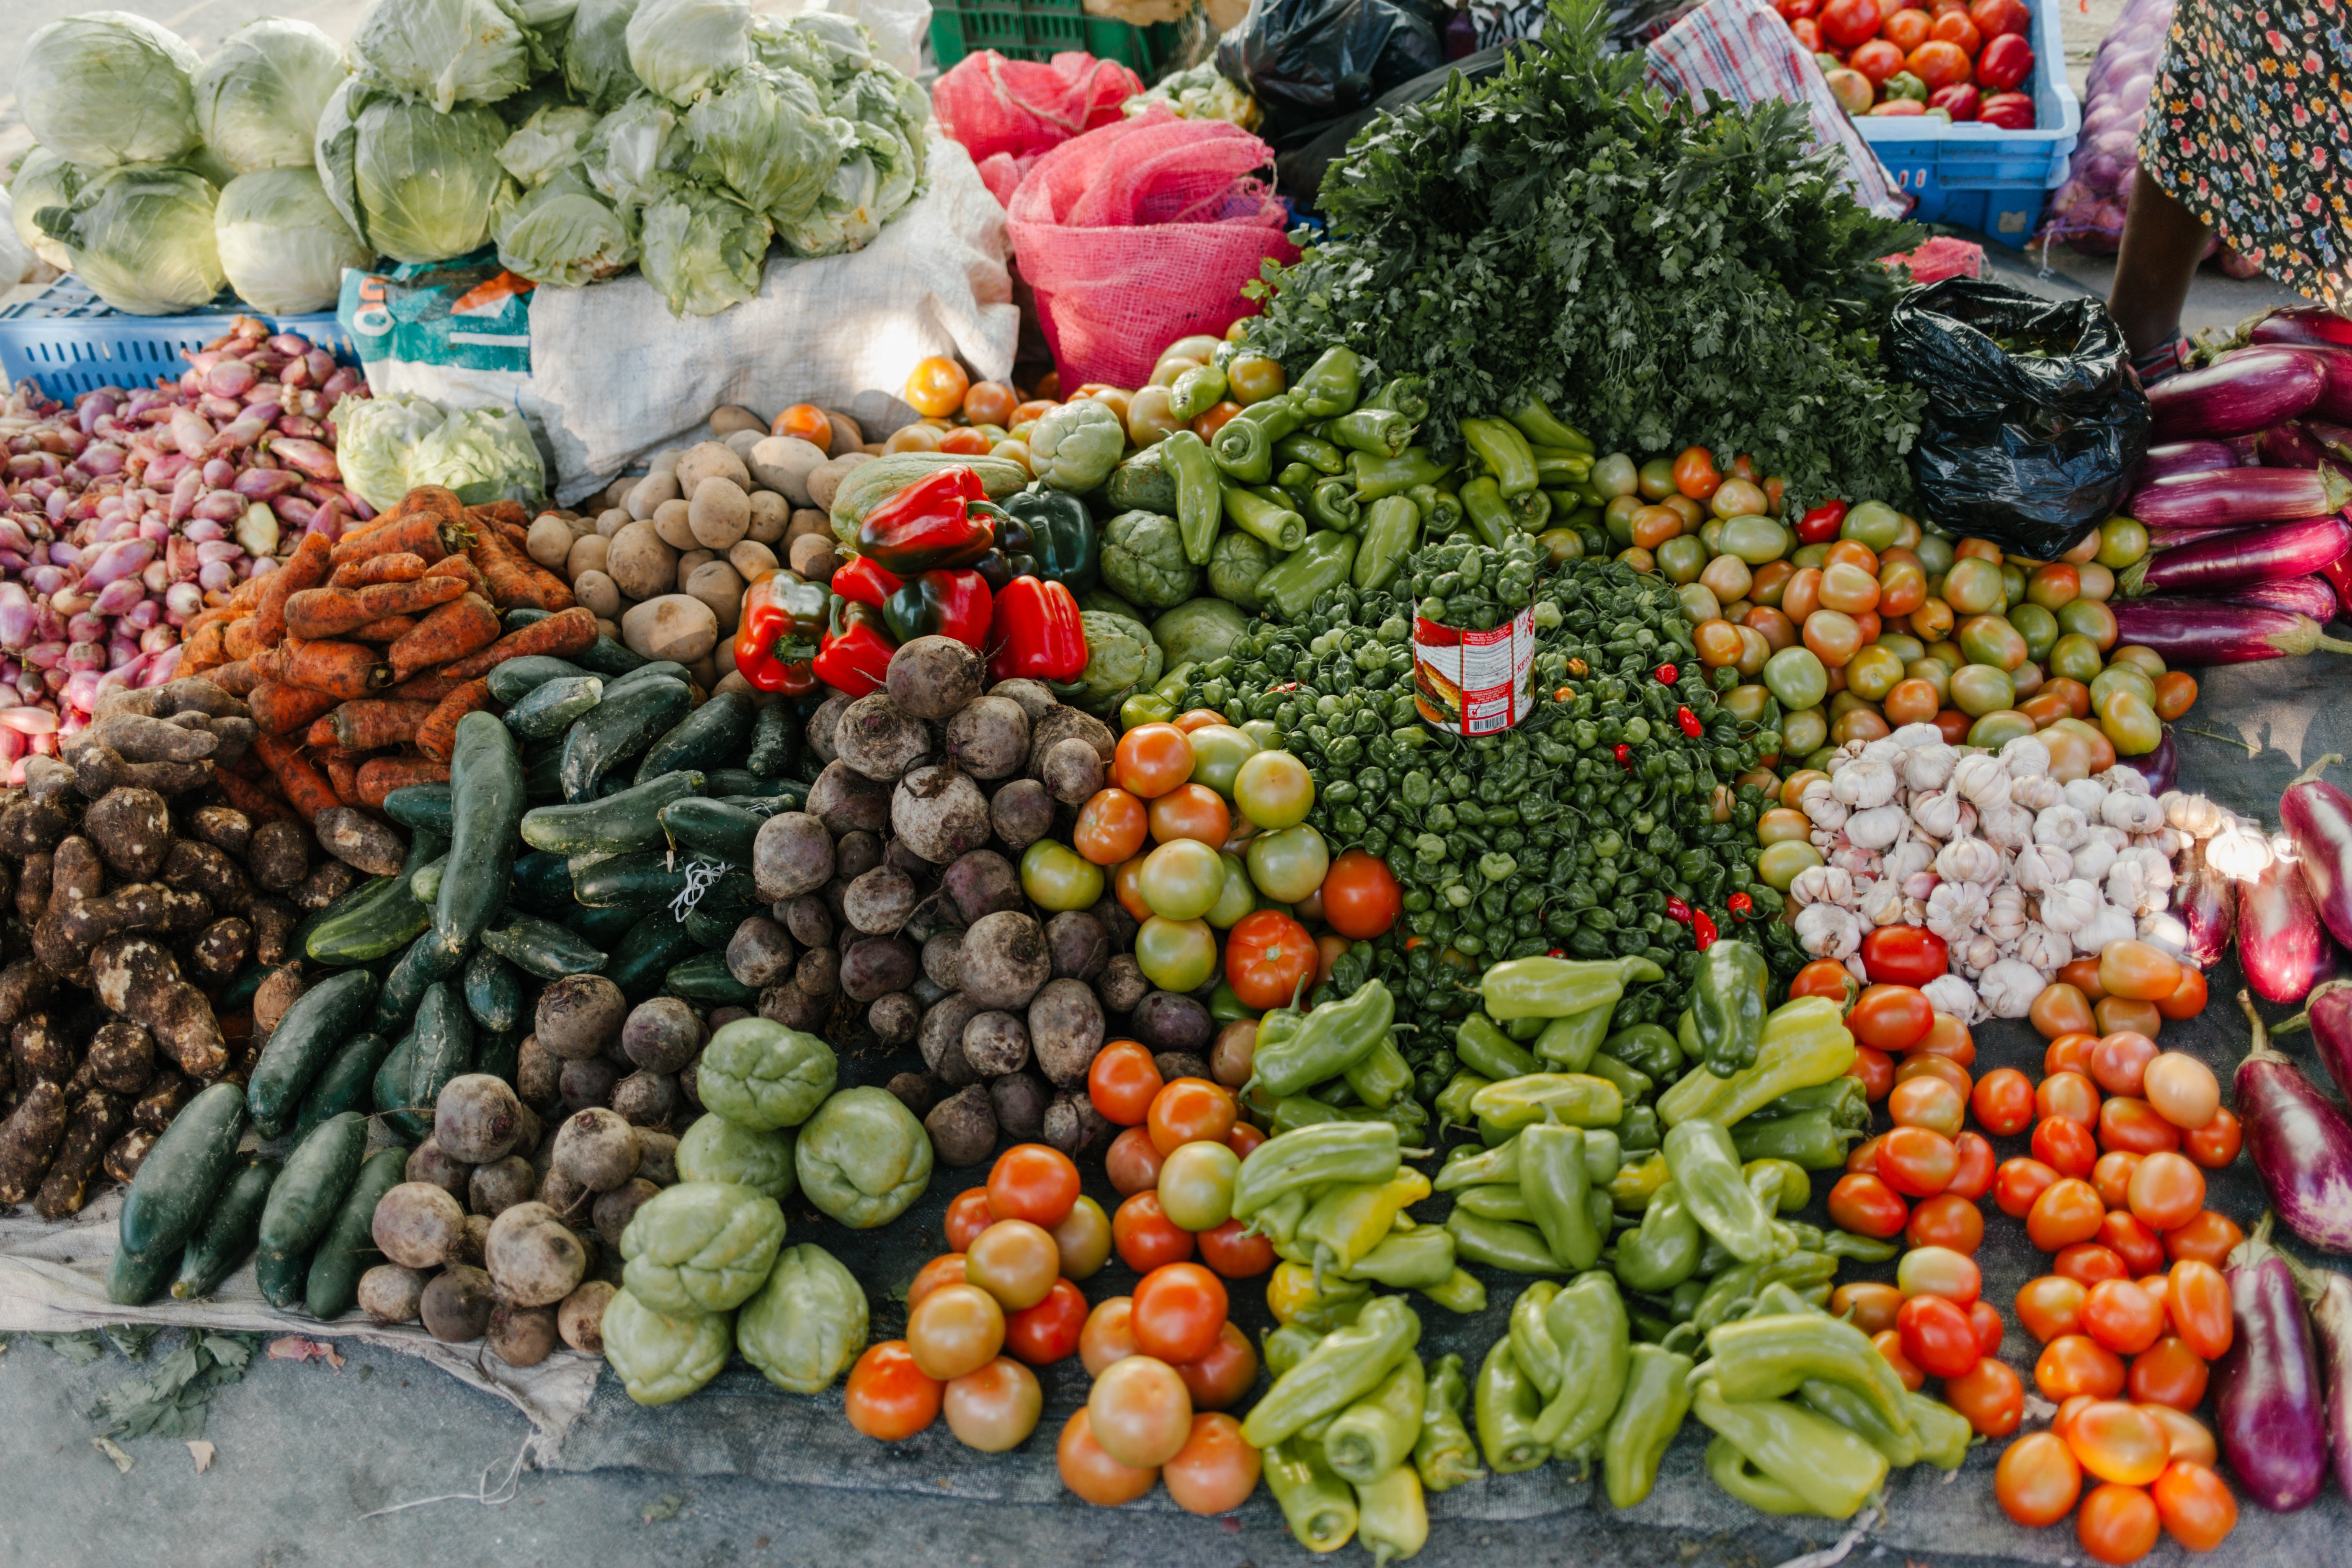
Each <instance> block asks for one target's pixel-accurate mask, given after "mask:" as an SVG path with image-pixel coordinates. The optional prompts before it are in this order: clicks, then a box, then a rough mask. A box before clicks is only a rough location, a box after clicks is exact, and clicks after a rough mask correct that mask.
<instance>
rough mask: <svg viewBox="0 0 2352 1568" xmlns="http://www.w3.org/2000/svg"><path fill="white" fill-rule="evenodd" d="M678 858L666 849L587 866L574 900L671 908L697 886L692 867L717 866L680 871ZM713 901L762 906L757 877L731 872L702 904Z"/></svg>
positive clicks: (684, 864) (577, 879) (576, 876)
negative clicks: (690, 878) (690, 876)
mask: <svg viewBox="0 0 2352 1568" xmlns="http://www.w3.org/2000/svg"><path fill="white" fill-rule="evenodd" d="M672 860H673V857H672V856H671V855H670V854H669V853H668V852H667V850H661V849H646V850H641V851H639V852H637V853H635V854H633V855H607V856H605V857H604V858H603V859H601V860H599V861H597V862H596V863H595V864H594V865H593V866H588V867H583V868H582V869H580V870H577V871H574V872H573V873H572V897H573V898H575V899H577V900H580V901H581V902H582V903H583V904H592V905H594V906H595V907H597V908H599V909H610V908H613V907H614V906H616V905H617V906H623V907H625V908H628V909H635V910H657V909H666V908H667V907H668V906H669V905H670V904H671V903H672V902H674V901H676V900H677V896H678V895H679V894H680V893H683V892H685V891H686V890H687V889H688V887H689V886H691V885H692V884H691V883H690V882H689V881H688V874H689V868H691V867H693V866H695V865H698V864H699V865H702V866H709V865H712V864H714V862H712V861H710V860H709V859H704V860H701V861H699V862H697V861H692V860H685V859H679V860H677V864H676V865H675V867H673V866H672V864H671V862H672ZM705 900H709V901H710V902H712V903H714V904H716V905H719V906H725V905H731V904H749V903H756V902H758V900H759V895H758V893H757V892H756V891H755V890H754V887H753V884H752V881H751V872H749V871H740V870H736V869H733V868H728V869H726V870H724V871H722V872H721V873H720V875H719V879H718V880H717V881H716V882H713V883H711V884H710V885H709V887H708V888H707V889H705V890H704V892H703V895H702V898H701V899H698V900H696V902H697V903H700V902H703V901H705Z"/></svg>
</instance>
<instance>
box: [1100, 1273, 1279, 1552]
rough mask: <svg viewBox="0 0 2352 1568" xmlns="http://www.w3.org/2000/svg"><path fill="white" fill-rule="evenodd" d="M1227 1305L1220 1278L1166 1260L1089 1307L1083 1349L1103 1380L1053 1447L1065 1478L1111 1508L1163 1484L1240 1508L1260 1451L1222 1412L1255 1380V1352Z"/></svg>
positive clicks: (1198, 1509)
mask: <svg viewBox="0 0 2352 1568" xmlns="http://www.w3.org/2000/svg"><path fill="white" fill-rule="evenodd" d="M1226 1305H1227V1302H1226V1297H1225V1287H1224V1282H1223V1280H1221V1279H1218V1278H1217V1276H1216V1275H1214V1274H1213V1273H1211V1272H1210V1271H1209V1270H1207V1269H1205V1268H1202V1267H1201V1266H1200V1265H1198V1264H1195V1263H1164V1264H1161V1265H1160V1267H1158V1268H1153V1269H1151V1270H1150V1271H1149V1272H1147V1273H1146V1274H1145V1275H1144V1276H1143V1278H1142V1279H1140V1280H1139V1281H1138V1282H1137V1284H1136V1287H1135V1294H1134V1295H1132V1296H1113V1297H1111V1298H1110V1299H1109V1300H1106V1301H1104V1302H1103V1303H1102V1304H1101V1305H1100V1306H1098V1307H1097V1308H1096V1309H1095V1310H1094V1311H1093V1312H1092V1313H1091V1314H1089V1315H1088V1317H1087V1321H1086V1328H1085V1330H1084V1332H1083V1333H1082V1334H1081V1336H1080V1342H1079V1347H1078V1354H1079V1357H1080V1359H1081V1360H1082V1361H1083V1362H1084V1363H1085V1364H1086V1369H1087V1372H1088V1373H1091V1374H1093V1377H1094V1380H1095V1381H1094V1386H1093V1387H1092V1388H1091V1389H1090V1390H1089V1391H1088V1392H1087V1403H1086V1407H1085V1408H1084V1409H1082V1410H1078V1411H1076V1412H1074V1413H1072V1415H1071V1416H1070V1419H1069V1421H1068V1422H1067V1423H1066V1424H1065V1425H1064V1426H1063V1427H1062V1436H1061V1440H1060V1442H1059V1443H1058V1444H1057V1445H1056V1446H1055V1463H1056V1464H1057V1465H1058V1466H1059V1467H1060V1469H1061V1473H1062V1484H1063V1485H1064V1486H1066V1487H1067V1488H1069V1489H1070V1490H1072V1491H1074V1492H1076V1494H1077V1495H1078V1496H1080V1497H1082V1498H1084V1499H1085V1500H1087V1501H1088V1502H1090V1503H1095V1504H1097V1505H1098V1506H1100V1507H1104V1508H1116V1507H1118V1505H1119V1504H1120V1503H1123V1502H1130V1501H1132V1500H1135V1499H1137V1498H1139V1497H1141V1496H1142V1495H1143V1494H1144V1493H1146V1492H1148V1491H1150V1489H1151V1486H1152V1483H1153V1482H1154V1481H1164V1482H1166V1483H1167V1486H1168V1495H1169V1496H1170V1497H1171V1498H1173V1499H1174V1500H1176V1503H1177V1506H1178V1507H1180V1508H1183V1509H1186V1510H1190V1511H1191V1512H1193V1513H1199V1514H1217V1513H1224V1512H1227V1511H1229V1510H1233V1509H1236V1508H1239V1507H1240V1506H1241V1505H1242V1503H1243V1502H1244V1500H1246V1499H1247V1498H1248V1497H1249V1495H1250V1493H1251V1492H1252V1491H1253V1490H1255V1489H1256V1487H1257V1478H1258V1456H1257V1450H1256V1449H1255V1448H1253V1447H1250V1446H1249V1444H1248V1443H1247V1442H1245V1441H1244V1439H1243V1437H1242V1428H1241V1423H1240V1422H1238V1421H1236V1420H1234V1418H1233V1417H1232V1416H1230V1415H1225V1414H1224V1411H1225V1409H1226V1407H1228V1406H1229V1405H1234V1404H1235V1403H1236V1402H1238V1401H1239V1400H1240V1399H1241V1397H1242V1396H1243V1395H1244V1394H1247V1393H1248V1392H1249V1390H1250V1385H1251V1384H1254V1383H1255V1382H1256V1381H1257V1352H1256V1351H1255V1350H1254V1349H1252V1348H1251V1346H1250V1342H1249V1336H1248V1335H1247V1334H1244V1333H1243V1332H1242V1331H1241V1330H1239V1329H1237V1328H1235V1327H1234V1325H1233V1324H1232V1323H1231V1322H1229V1321H1226V1317H1225V1311H1226Z"/></svg>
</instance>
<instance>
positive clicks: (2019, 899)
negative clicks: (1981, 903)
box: [1984, 882, 2028, 949]
mask: <svg viewBox="0 0 2352 1568" xmlns="http://www.w3.org/2000/svg"><path fill="white" fill-rule="evenodd" d="M2027 923H2028V922H2027V920H2026V914H2025V889H2022V888H2021V887H2019V886H2018V885H2017V884H2016V883H2014V882H2004V883H2002V884H2001V885H2000V887H1998V888H1995V889H1993V890H1992V897H1991V898H1990V899H1988V900H1985V913H1984V931H1985V935H1987V936H1989V937H1990V938H1992V939H1993V941H1995V942H1999V943H2000V945H2001V946H2002V947H2003V948H2004V949H2007V948H2011V947H2014V946H2016V945H2017V943H2018V941H2019V939H2020V938H2021V937H2023V936H2024V935H2025V928H2026V925H2027Z"/></svg>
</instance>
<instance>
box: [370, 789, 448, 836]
mask: <svg viewBox="0 0 2352 1568" xmlns="http://www.w3.org/2000/svg"><path fill="white" fill-rule="evenodd" d="M383 814H384V815H385V816H389V817H390V818H392V819H393V820H394V822H397V823H398V824H400V825H401V826H403V827H419V828H425V829H427V830H429V831H431V832H434V833H438V834H440V835H441V836H442V837H445V838H446V837H448V833H449V786H448V785H447V784H404V785H403V786H402V787H400V788H399V789H396V790H394V791H393V792H392V793H391V794H390V795H385V796H384V797H383Z"/></svg>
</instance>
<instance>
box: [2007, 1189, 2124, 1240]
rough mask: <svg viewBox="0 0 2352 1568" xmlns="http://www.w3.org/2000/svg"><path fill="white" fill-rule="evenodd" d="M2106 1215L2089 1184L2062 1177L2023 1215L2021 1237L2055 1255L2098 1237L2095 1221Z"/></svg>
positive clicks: (2097, 1223)
mask: <svg viewBox="0 0 2352 1568" xmlns="http://www.w3.org/2000/svg"><path fill="white" fill-rule="evenodd" d="M2106 1212H2107V1207H2106V1205H2105V1204H2103V1203H2101V1202H2099V1194H2098V1193H2097V1192H2096V1191H2095V1190H2094V1189H2093V1188H2092V1186H2091V1184H2090V1183H2088V1182H2085V1181H2083V1180H2082V1179H2080V1178H2079V1177H2074V1176H2062V1177H2060V1178H2059V1179H2058V1180H2057V1181H2055V1182H2053V1183H2052V1184H2050V1185H2049V1186H2047V1187H2045V1188H2043V1189H2042V1195H2041V1196H2039V1197H2037V1198H2035V1199H2034V1200H2033V1206H2032V1208H2031V1209H2029V1210H2028V1211H2027V1212H2026V1215H2025V1234H2026V1236H2027V1237H2029V1238H2030V1239H2031V1240H2032V1243H2033V1245H2034V1246H2036V1247H2040V1248H2041V1249H2042V1251H2044V1252H2055V1251H2057V1250H2058V1249H2059V1248H2060V1247H2071V1246H2073V1245H2074V1243H2076V1242H2078V1241H2088V1240H2090V1239H2091V1237H2095V1236H2096V1235H2098V1234H2099V1220H2100V1217H2101V1216H2102V1215H2105V1213H2106Z"/></svg>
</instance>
